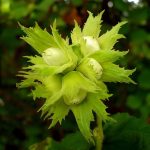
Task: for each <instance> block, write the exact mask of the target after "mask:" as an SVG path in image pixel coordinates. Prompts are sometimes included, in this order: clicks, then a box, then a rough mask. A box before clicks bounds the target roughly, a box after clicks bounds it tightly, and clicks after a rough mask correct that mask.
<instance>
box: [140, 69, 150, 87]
mask: <svg viewBox="0 0 150 150" xmlns="http://www.w3.org/2000/svg"><path fill="white" fill-rule="evenodd" d="M149 77H150V70H149V69H145V70H142V72H141V74H140V75H139V77H138V82H139V85H140V87H141V88H144V89H150V82H149Z"/></svg>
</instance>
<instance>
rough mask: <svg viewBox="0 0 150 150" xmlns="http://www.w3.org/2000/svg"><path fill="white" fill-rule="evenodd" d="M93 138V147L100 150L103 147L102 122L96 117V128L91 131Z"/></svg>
mask: <svg viewBox="0 0 150 150" xmlns="http://www.w3.org/2000/svg"><path fill="white" fill-rule="evenodd" d="M93 132H94V133H93V134H94V137H95V144H96V145H95V146H96V150H102V145H103V139H104V134H103V127H102V120H101V119H100V118H99V117H98V116H97V127H96V128H95V129H94V131H93Z"/></svg>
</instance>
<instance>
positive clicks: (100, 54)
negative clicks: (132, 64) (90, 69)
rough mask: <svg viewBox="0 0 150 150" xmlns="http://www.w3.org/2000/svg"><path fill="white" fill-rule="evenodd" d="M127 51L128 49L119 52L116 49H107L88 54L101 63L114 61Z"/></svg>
mask: <svg viewBox="0 0 150 150" xmlns="http://www.w3.org/2000/svg"><path fill="white" fill-rule="evenodd" d="M127 53H128V51H123V52H121V51H116V50H108V51H104V50H99V51H96V52H94V53H92V54H91V55H89V57H92V58H94V59H95V60H97V61H98V62H99V63H100V64H101V63H105V62H115V61H116V60H118V59H119V58H120V57H123V56H124V55H126V54H127Z"/></svg>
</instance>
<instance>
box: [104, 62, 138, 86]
mask: <svg viewBox="0 0 150 150" xmlns="http://www.w3.org/2000/svg"><path fill="white" fill-rule="evenodd" d="M102 68H103V74H102V80H103V81H104V82H126V83H130V82H131V83H134V84H135V82H134V81H133V80H132V79H130V77H129V76H130V75H132V73H133V72H134V71H135V69H133V70H125V69H124V68H120V67H119V66H118V65H115V64H113V63H104V64H102Z"/></svg>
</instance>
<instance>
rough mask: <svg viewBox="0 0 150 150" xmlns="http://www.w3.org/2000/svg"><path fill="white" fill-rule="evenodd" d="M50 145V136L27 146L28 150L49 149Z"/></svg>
mask: <svg viewBox="0 0 150 150" xmlns="http://www.w3.org/2000/svg"><path fill="white" fill-rule="evenodd" d="M51 145H52V138H49V137H48V138H46V139H45V140H43V141H42V142H39V143H36V144H33V145H31V146H30V147H29V150H50V148H51Z"/></svg>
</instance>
